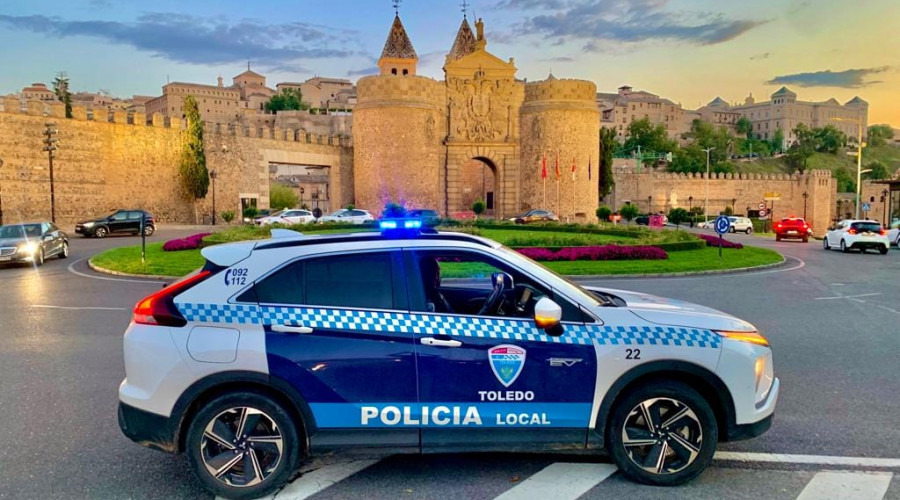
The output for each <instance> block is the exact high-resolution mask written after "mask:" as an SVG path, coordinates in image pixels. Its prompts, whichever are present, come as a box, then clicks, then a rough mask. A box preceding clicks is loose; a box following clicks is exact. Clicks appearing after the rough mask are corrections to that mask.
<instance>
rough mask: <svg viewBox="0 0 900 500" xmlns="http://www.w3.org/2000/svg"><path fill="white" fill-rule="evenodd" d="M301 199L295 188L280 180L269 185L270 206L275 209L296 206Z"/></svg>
mask: <svg viewBox="0 0 900 500" xmlns="http://www.w3.org/2000/svg"><path fill="white" fill-rule="evenodd" d="M299 202H300V199H299V198H298V197H297V193H296V192H294V189H293V188H291V187H290V186H288V185H286V184H282V183H280V182H276V183H273V184H272V185H271V186H269V206H270V207H272V208H273V209H275V210H282V209H287V208H294V207H296V206H297V203H299Z"/></svg>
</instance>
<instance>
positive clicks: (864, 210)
mask: <svg viewBox="0 0 900 500" xmlns="http://www.w3.org/2000/svg"><path fill="white" fill-rule="evenodd" d="M869 210H872V205H869V204H868V203H863V204H862V211H863V212H868V211H869Z"/></svg>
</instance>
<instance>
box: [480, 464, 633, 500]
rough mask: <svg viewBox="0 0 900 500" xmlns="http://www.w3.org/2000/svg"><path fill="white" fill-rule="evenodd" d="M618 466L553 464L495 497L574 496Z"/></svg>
mask: <svg viewBox="0 0 900 500" xmlns="http://www.w3.org/2000/svg"><path fill="white" fill-rule="evenodd" d="M617 470H618V469H617V468H616V466H615V465H611V464H578V463H562V462H560V463H555V464H550V465H548V466H547V467H544V468H543V469H541V470H540V471H538V472H537V473H536V474H534V475H533V476H531V477H529V478H528V479H526V480H524V481H522V482H521V483H519V484H518V485H516V486H514V487H512V488H511V489H509V490H507V491H506V492H505V493H503V494H502V495H500V496H498V497H497V498H496V499H495V500H529V499H540V500H544V499H547V498H558V499H563V498H573V499H574V498H578V497H580V496H581V495H584V494H585V493H587V491H588V490H590V489H591V488H593V487H594V486H596V485H598V484H600V483H602V482H603V481H604V480H606V478H608V477H609V476H611V475H613V473H615V472H616V471H617Z"/></svg>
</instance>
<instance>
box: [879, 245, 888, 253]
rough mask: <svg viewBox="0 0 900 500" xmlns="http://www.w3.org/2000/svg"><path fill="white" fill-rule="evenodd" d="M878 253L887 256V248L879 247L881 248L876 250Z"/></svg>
mask: <svg viewBox="0 0 900 500" xmlns="http://www.w3.org/2000/svg"><path fill="white" fill-rule="evenodd" d="M878 251H879V252H881V255H887V253H888V247H886V246H884V247H881V248H879V249H878Z"/></svg>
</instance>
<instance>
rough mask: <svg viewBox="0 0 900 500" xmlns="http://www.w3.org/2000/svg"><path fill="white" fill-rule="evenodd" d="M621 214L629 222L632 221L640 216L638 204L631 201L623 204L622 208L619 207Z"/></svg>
mask: <svg viewBox="0 0 900 500" xmlns="http://www.w3.org/2000/svg"><path fill="white" fill-rule="evenodd" d="M619 214H620V215H621V216H622V218H624V219H625V220H627V221H628V222H631V219H634V218H635V217H637V216H638V207H637V205H632V204H630V203H629V204H626V205H623V206H622V208H620V209H619Z"/></svg>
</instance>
